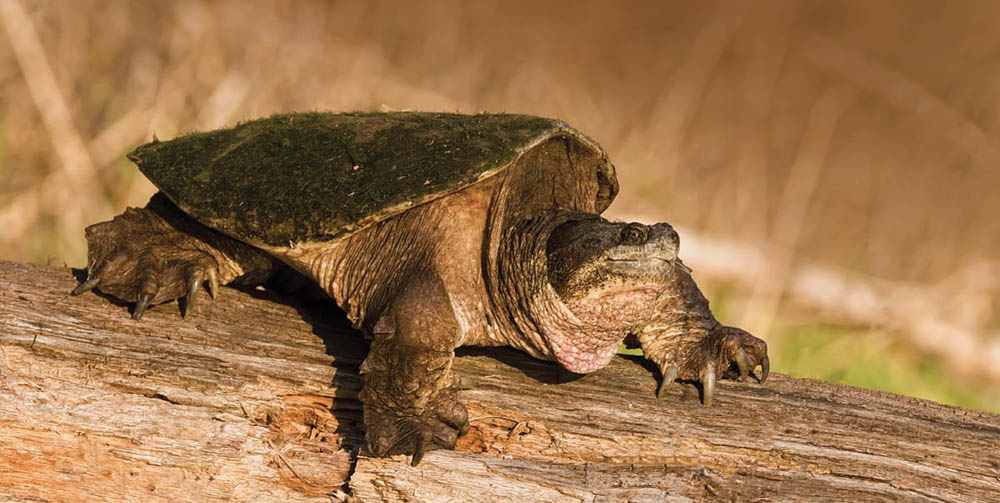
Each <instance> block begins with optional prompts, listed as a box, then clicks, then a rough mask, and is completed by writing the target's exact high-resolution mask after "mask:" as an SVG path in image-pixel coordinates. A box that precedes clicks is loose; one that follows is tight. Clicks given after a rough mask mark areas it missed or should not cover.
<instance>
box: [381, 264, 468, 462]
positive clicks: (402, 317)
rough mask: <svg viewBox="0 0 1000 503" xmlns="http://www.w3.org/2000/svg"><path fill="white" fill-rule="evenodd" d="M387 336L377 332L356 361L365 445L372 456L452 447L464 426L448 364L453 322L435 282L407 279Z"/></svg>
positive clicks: (416, 458)
mask: <svg viewBox="0 0 1000 503" xmlns="http://www.w3.org/2000/svg"><path fill="white" fill-rule="evenodd" d="M387 316H389V317H390V319H391V325H392V330H391V333H389V334H375V341H374V342H373V343H372V345H371V350H370V352H369V354H368V357H367V358H366V359H365V361H364V363H363V364H362V366H361V373H362V377H363V381H364V386H363V389H362V391H361V401H362V402H363V403H364V420H365V427H366V430H367V431H366V433H365V447H366V449H367V453H368V454H370V455H372V456H391V455H394V454H412V455H413V458H412V461H411V464H412V465H413V466H416V465H417V463H419V462H420V460H421V458H422V457H423V455H424V453H425V452H426V451H429V450H432V449H439V448H444V449H454V448H455V443H456V442H457V440H458V438H459V437H461V436H462V435H465V434H466V433H467V432H468V431H469V418H468V412H467V411H466V409H465V406H463V405H462V404H461V403H459V402H458V398H457V393H456V386H455V379H454V376H453V375H452V371H451V366H452V361H453V360H454V358H455V352H454V348H455V346H456V344H457V342H458V334H459V332H458V325H457V323H456V322H455V319H454V315H453V314H452V310H451V304H450V303H449V302H448V298H447V294H446V293H445V291H444V289H443V287H442V285H441V284H440V281H439V280H437V278H436V277H435V278H433V279H432V280H429V281H417V282H414V283H411V284H410V286H409V287H408V288H407V289H406V291H405V292H404V293H403V294H402V295H400V296H399V297H398V298H397V299H396V300H395V302H394V303H393V306H392V308H391V311H390V312H389V313H387Z"/></svg>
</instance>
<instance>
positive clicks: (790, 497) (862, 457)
mask: <svg viewBox="0 0 1000 503" xmlns="http://www.w3.org/2000/svg"><path fill="white" fill-rule="evenodd" d="M76 284H77V281H76V280H74V278H73V274H72V273H71V271H70V270H68V269H62V268H52V267H43V266H38V265H29V264H20V263H13V262H2V261H0V501H32V502H35V501H45V502H48V501H52V502H55V501H60V502H62V501H114V502H147V501H171V502H176V501H198V502H217V501H253V502H272V501H273V502H300V501H303V502H305V501H315V502H320V501H322V502H329V501H331V500H333V501H344V500H347V501H385V502H397V501H398V502H402V501H508V500H509V501H540V502H563V501H566V502H597V501H608V502H612V501H615V502H616V501H632V502H640V501H650V502H653V501H655V502H660V501H706V500H708V501H712V500H724V501H817V500H835V501H848V500H849V501H928V502H942V501H946V502H969V501H997V495H998V494H1000V416H997V415H995V414H990V413H985V412H977V411H971V410H964V409H959V408H954V407H948V406H944V405H940V404H936V403H933V402H929V401H926V400H920V399H915V398H909V397H904V396H899V395H893V394H889V393H882V392H877V391H869V390H863V389H858V388H852V387H848V386H841V385H836V384H829V383H824V382H819V381H814V380H808V379H796V378H791V377H787V376H783V375H774V374H772V376H773V377H772V378H771V379H770V380H768V381H767V383H766V384H764V385H758V384H756V383H738V382H729V381H726V382H723V383H721V384H720V386H719V389H718V395H717V398H716V405H715V406H713V407H702V406H701V405H700V404H699V402H698V395H697V393H696V392H695V391H694V388H693V387H691V386H688V385H675V386H674V388H673V389H672V390H671V392H670V393H669V396H667V397H666V398H665V399H663V400H656V399H655V397H654V390H655V388H656V377H657V376H655V375H654V373H653V372H652V371H651V370H650V369H649V367H648V366H647V365H644V362H643V361H642V360H641V359H637V358H627V357H622V358H616V359H615V360H614V361H613V362H612V363H611V365H609V366H608V367H607V368H605V369H603V370H601V371H599V372H596V373H594V374H590V375H587V376H584V377H581V378H577V379H568V378H566V377H565V376H564V375H562V374H561V373H560V372H559V371H558V370H557V369H556V367H555V366H554V365H553V364H551V363H547V362H540V361H536V360H532V359H531V358H529V357H527V356H525V355H523V354H520V353H518V352H516V351H512V350H476V349H473V350H464V351H461V352H460V353H461V356H460V357H459V358H458V359H457V360H456V363H455V369H456V372H457V374H458V375H460V376H463V380H464V381H465V383H466V384H468V385H470V386H471V387H470V388H469V389H466V390H463V391H462V392H461V394H460V396H461V398H462V400H463V402H464V403H465V404H466V405H467V406H468V408H469V413H470V417H471V419H472V429H471V431H470V433H469V434H468V435H467V436H465V437H464V438H462V439H461V441H460V443H459V446H458V450H457V451H455V452H451V451H432V452H430V453H428V454H427V455H426V456H425V457H424V460H423V461H422V462H421V463H420V465H419V466H417V467H415V468H414V467H410V466H409V464H408V459H406V458H404V457H401V456H397V457H394V458H387V459H371V458H366V457H363V456H361V457H359V456H358V455H357V450H358V447H359V446H360V445H361V442H362V438H363V436H364V427H363V424H362V421H361V404H360V403H359V402H358V400H357V393H358V390H359V389H360V378H359V376H358V366H359V365H360V363H361V360H362V359H363V357H364V354H365V351H366V344H365V342H364V339H363V338H362V337H360V336H359V335H358V334H357V333H355V332H353V331H352V330H350V328H349V327H347V326H346V323H345V320H344V319H343V317H342V315H341V314H340V313H338V312H337V310H336V309H333V308H331V307H330V306H329V305H316V304H313V305H306V306H304V305H298V304H295V303H293V302H291V301H289V300H283V299H281V298H277V297H274V296H272V295H271V294H269V293H267V292H263V291H260V290H250V291H238V290H234V289H228V288H224V289H222V292H221V295H220V296H219V299H218V300H216V301H215V302H208V301H207V298H206V299H205V300H204V301H203V302H202V303H201V306H200V308H199V310H198V311H197V312H196V313H194V314H193V315H192V316H191V317H190V318H189V319H186V320H182V319H181V318H180V315H179V309H178V306H177V303H168V304H164V305H160V306H156V307H154V308H152V309H151V310H150V311H149V312H147V314H146V315H145V316H144V317H143V319H142V321H141V322H136V321H132V320H131V319H129V317H128V313H127V307H126V306H123V305H120V304H116V303H114V302H112V301H111V300H109V299H107V298H102V297H100V296H98V295H94V294H86V295H82V296H79V297H71V296H69V295H68V292H69V291H70V290H71V289H72V288H73V287H74V286H75V285H76ZM560 381H565V382H560Z"/></svg>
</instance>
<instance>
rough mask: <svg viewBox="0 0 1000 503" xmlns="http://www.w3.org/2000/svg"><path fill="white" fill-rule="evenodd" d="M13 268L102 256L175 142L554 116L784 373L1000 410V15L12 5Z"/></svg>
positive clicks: (906, 6)
mask: <svg viewBox="0 0 1000 503" xmlns="http://www.w3.org/2000/svg"><path fill="white" fill-rule="evenodd" d="M0 21H2V22H0V31H2V34H0V229H2V232H0V258H4V259H9V260H19V261H31V262H38V263H47V264H52V265H60V266H61V265H64V264H65V265H69V266H74V267H82V266H84V265H85V257H86V246H85V242H84V239H83V228H84V227H85V226H86V225H87V224H89V223H93V222H96V221H100V220H106V219H109V218H111V217H112V216H113V215H115V214H117V213H119V212H121V211H122V210H123V209H124V208H125V207H126V206H142V205H144V204H145V202H146V200H147V199H148V198H149V196H150V195H151V194H152V193H153V192H154V188H153V187H152V186H151V185H150V184H149V183H148V182H147V181H145V180H144V179H143V178H142V177H141V176H140V175H139V173H138V171H137V170H136V169H135V168H134V166H132V165H131V163H129V162H128V161H127V160H126V159H125V157H124V154H125V153H126V152H128V151H130V150H131V149H132V148H134V147H135V146H136V145H138V144H141V143H144V142H146V141H149V140H151V139H152V138H153V135H154V134H155V135H156V136H157V137H158V138H160V139H169V138H172V137H174V136H176V135H178V134H181V133H184V132H187V131H192V130H200V129H210V128H217V127H222V126H226V125H231V124H234V123H235V122H237V121H239V120H243V119H249V118H255V117H260V116H267V115H269V114H273V113H277V112H288V111H305V110H340V111H346V110H378V109H380V108H381V109H398V110H402V109H413V110H437V111H460V112H476V111H491V112H517V113H529V114H536V115H543V116H548V117H557V118H561V119H564V120H566V121H567V122H569V123H570V124H572V125H574V126H576V127H578V128H580V129H581V130H583V131H584V132H586V133H588V134H589V135H591V136H592V137H593V138H594V139H596V140H597V141H598V142H600V143H601V144H602V145H603V146H604V147H605V148H606V149H607V150H608V152H609V153H610V155H611V158H612V160H613V161H614V162H615V164H616V166H617V167H618V174H619V179H620V182H621V187H622V190H621V194H620V195H619V197H618V199H617V201H616V202H615V203H614V205H612V207H611V208H610V209H609V210H608V212H607V215H608V216H610V217H613V218H618V219H627V220H641V221H647V222H651V221H668V222H671V223H673V224H675V225H676V226H677V227H678V228H679V230H680V233H681V256H682V258H684V260H685V261H686V262H687V263H688V264H689V265H690V266H691V267H692V268H693V269H694V271H695V279H696V280H697V281H698V282H699V284H700V285H701V286H702V289H703V290H704V291H705V292H706V295H707V296H708V297H709V299H711V301H712V305H713V308H714V310H715V311H716V314H717V316H718V317H719V318H720V319H721V320H722V321H724V322H726V323H727V324H734V325H740V326H744V327H746V328H748V329H750V330H751V331H753V332H754V333H755V334H756V335H758V336H760V337H763V338H764V339H766V340H767V342H768V344H769V345H770V348H771V349H770V351H771V355H772V362H773V364H772V365H773V368H774V369H775V370H777V371H779V372H786V373H790V374H792V375H796V376H801V377H815V378H819V379H824V380H829V381H836V382H843V383H847V384H852V385H858V386H864V387H868V388H877V389H883V390H888V391H893V392H897V393H903V394H909V395H915V396H921V397H926V398H930V399H933V400H937V401H942V402H945V403H951V404H957V405H961V406H965V407H972V408H978V409H984V410H991V411H1000V251H998V248H1000V218H998V215H1000V30H998V29H997V26H998V24H997V23H998V21H1000V3H998V2H991V1H983V2H973V1H963V2H949V1H943V0H942V1H921V0H902V1H896V2H886V1H871V0H859V1H851V2H849V1H836V2H833V1H795V2H792V1H788V2H783V1H773V2H763V1H758V2H746V1H732V2H728V1H715V2H708V1H706V2H687V1H684V2H663V1H657V2H634V1H617V2H607V1H591V2H588V1H552V2H547V1H538V0H534V1H510V0H505V1H476V2H465V1H460V0H451V1H427V2H403V1H401V2H354V1H347V2H325V1H323V2H320V1H317V2H308V1H296V2H292V1H289V2H279V1H260V2H254V1H247V0H231V1H230V0H217V1H208V0H205V1H198V0H174V1H170V2H141V1H116V0H74V1H73V2H63V1H53V2H39V1H33V0H0Z"/></svg>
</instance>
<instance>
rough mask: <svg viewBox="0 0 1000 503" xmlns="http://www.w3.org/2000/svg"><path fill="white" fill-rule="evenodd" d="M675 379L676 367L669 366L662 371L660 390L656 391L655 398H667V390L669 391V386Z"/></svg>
mask: <svg viewBox="0 0 1000 503" xmlns="http://www.w3.org/2000/svg"><path fill="white" fill-rule="evenodd" d="M676 379H677V367H676V366H674V365H670V366H669V367H667V368H666V370H664V371H663V380H662V381H660V389H658V390H656V398H657V399H658V400H662V399H663V397H665V396H667V390H668V389H670V385H672V384H673V383H674V381H675V380H676Z"/></svg>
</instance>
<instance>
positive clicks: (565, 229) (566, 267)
mask: <svg viewBox="0 0 1000 503" xmlns="http://www.w3.org/2000/svg"><path fill="white" fill-rule="evenodd" d="M679 244H680V240H679V238H678V236H677V232H676V231H675V230H674V228H673V227H671V226H670V224H667V223H658V224H654V225H645V224H640V223H635V222H633V223H621V222H609V221H607V220H605V219H603V218H600V217H597V216H596V215H595V216H593V217H592V218H587V217H586V216H584V218H581V219H579V220H573V221H569V222H566V223H564V224H562V225H560V226H559V227H556V228H555V229H554V230H553V231H552V233H551V234H550V235H549V239H548V242H547V244H546V254H547V256H548V275H549V283H550V284H551V285H552V288H553V289H555V291H556V293H558V294H559V297H560V298H561V299H562V301H563V302H564V303H566V304H567V305H568V306H570V307H571V309H572V307H573V306H576V307H577V308H578V309H579V308H581V307H584V305H588V304H601V303H602V302H604V301H610V302H612V303H627V302H628V301H629V299H632V300H636V301H640V300H641V298H645V297H647V296H648V295H647V294H653V293H658V292H660V291H662V290H663V288H664V286H665V285H666V283H667V282H669V281H670V280H671V278H672V277H673V274H674V272H675V270H677V269H678V268H680V269H685V270H686V266H684V264H683V263H682V262H681V261H680V259H679V258H678V257H677V250H678V247H679ZM640 297H641V298H640ZM622 307H626V306H625V305H623V306H622ZM635 307H637V308H638V307H641V306H635ZM574 313H576V311H574ZM576 314H578V315H579V314H581V313H576Z"/></svg>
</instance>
